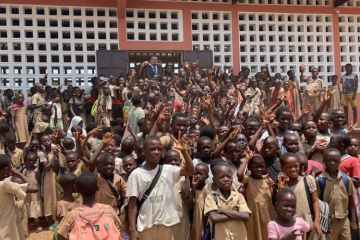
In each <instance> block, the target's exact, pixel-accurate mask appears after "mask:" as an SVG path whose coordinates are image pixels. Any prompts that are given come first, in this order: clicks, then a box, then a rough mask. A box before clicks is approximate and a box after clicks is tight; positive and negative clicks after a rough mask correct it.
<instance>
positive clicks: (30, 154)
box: [26, 152, 37, 158]
mask: <svg viewBox="0 0 360 240" xmlns="http://www.w3.org/2000/svg"><path fill="white" fill-rule="evenodd" d="M32 157H35V158H36V157H37V154H36V153H34V152H28V154H26V158H32Z"/></svg>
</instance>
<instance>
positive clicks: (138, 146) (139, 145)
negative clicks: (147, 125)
mask: <svg viewBox="0 0 360 240" xmlns="http://www.w3.org/2000/svg"><path fill="white" fill-rule="evenodd" d="M143 149H144V140H137V141H136V142H135V154H136V156H137V158H136V159H135V162H136V166H137V167H140V166H142V165H143V164H145V159H146V156H145V154H144V151H143Z"/></svg>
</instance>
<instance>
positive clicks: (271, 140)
mask: <svg viewBox="0 0 360 240" xmlns="http://www.w3.org/2000/svg"><path fill="white" fill-rule="evenodd" d="M278 150H279V145H278V140H277V139H276V137H273V136H269V137H268V138H266V139H265V140H264V145H263V147H262V148H261V151H260V152H261V156H263V157H264V160H265V164H266V168H267V171H268V173H269V174H270V177H271V179H272V180H273V181H274V182H276V181H277V177H278V175H279V173H280V172H281V165H280V161H279V157H278V155H277V152H278Z"/></svg>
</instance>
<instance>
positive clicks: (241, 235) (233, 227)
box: [204, 190, 251, 240]
mask: <svg viewBox="0 0 360 240" xmlns="http://www.w3.org/2000/svg"><path fill="white" fill-rule="evenodd" d="M212 193H214V194H215V195H216V196H217V200H218V204H216V202H215V200H214V198H213V197H212V196H211V195H207V197H206V198H205V206H204V215H206V216H209V213H210V212H212V211H217V210H218V207H221V208H224V209H228V210H231V211H238V212H248V213H249V214H251V211H250V209H249V208H248V206H247V204H246V201H245V198H244V196H243V195H242V194H241V193H239V192H235V191H231V193H230V196H229V197H228V199H225V198H224V196H223V195H222V193H221V192H220V190H216V191H213V192H212ZM210 226H211V225H210ZM211 231H212V230H211ZM235 236H236V239H237V240H247V232H246V227H245V223H244V222H242V221H234V220H229V221H226V222H223V223H216V224H215V237H214V239H221V240H231V239H235Z"/></svg>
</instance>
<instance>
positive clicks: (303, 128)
mask: <svg viewBox="0 0 360 240" xmlns="http://www.w3.org/2000/svg"><path fill="white" fill-rule="evenodd" d="M309 122H313V123H315V125H316V122H315V121H313V120H306V121H305V122H304V123H303V124H302V128H301V129H302V130H305V125H306V124H307V123H309Z"/></svg>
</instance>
